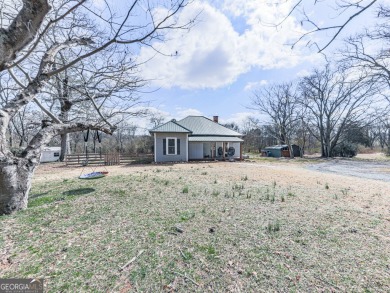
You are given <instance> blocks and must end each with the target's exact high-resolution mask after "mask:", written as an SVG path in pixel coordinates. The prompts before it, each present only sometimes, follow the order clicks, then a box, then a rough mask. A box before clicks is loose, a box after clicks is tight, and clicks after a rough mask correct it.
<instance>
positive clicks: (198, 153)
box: [188, 142, 203, 160]
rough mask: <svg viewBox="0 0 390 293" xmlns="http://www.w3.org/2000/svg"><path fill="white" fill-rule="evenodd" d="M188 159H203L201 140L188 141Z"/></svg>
mask: <svg viewBox="0 0 390 293" xmlns="http://www.w3.org/2000/svg"><path fill="white" fill-rule="evenodd" d="M188 159H189V160H194V159H195V160H196V159H203V143H202V142H190V143H189V150H188Z"/></svg>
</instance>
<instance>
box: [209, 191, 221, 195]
mask: <svg viewBox="0 0 390 293" xmlns="http://www.w3.org/2000/svg"><path fill="white" fill-rule="evenodd" d="M220 193H221V192H220V191H218V190H213V193H212V194H211V195H212V196H218V195H220Z"/></svg>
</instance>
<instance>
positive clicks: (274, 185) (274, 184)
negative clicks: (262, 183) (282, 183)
mask: <svg viewBox="0 0 390 293" xmlns="http://www.w3.org/2000/svg"><path fill="white" fill-rule="evenodd" d="M272 186H273V187H274V189H275V188H276V181H275V180H274V182H273V184H272Z"/></svg>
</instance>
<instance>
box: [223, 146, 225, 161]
mask: <svg viewBox="0 0 390 293" xmlns="http://www.w3.org/2000/svg"><path fill="white" fill-rule="evenodd" d="M222 160H224V161H225V142H223V143H222Z"/></svg>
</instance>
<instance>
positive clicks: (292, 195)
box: [287, 191, 295, 197]
mask: <svg viewBox="0 0 390 293" xmlns="http://www.w3.org/2000/svg"><path fill="white" fill-rule="evenodd" d="M287 196H289V197H294V196H295V194H294V193H292V192H291V191H290V192H289V193H287Z"/></svg>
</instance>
